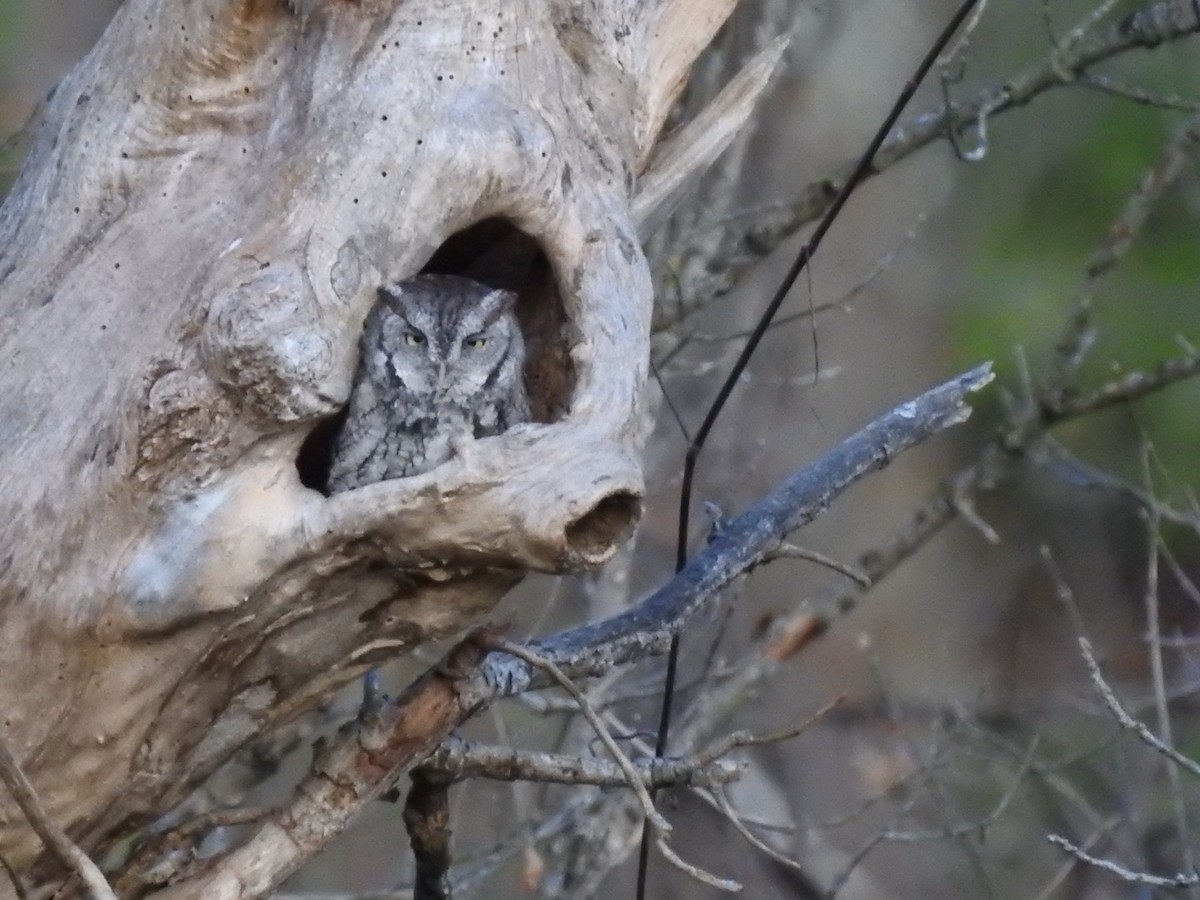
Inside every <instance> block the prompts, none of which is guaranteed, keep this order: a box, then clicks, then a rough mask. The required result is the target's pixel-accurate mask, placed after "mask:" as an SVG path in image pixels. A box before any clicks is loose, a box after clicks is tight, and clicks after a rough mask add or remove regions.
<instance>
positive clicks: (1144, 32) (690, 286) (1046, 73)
mask: <svg viewBox="0 0 1200 900" xmlns="http://www.w3.org/2000/svg"><path fill="white" fill-rule="evenodd" d="M1197 33H1200V9H1197V7H1196V5H1195V3H1193V2H1192V0H1160V2H1156V3H1150V4H1147V5H1146V6H1143V7H1141V8H1140V9H1138V10H1135V11H1134V12H1132V13H1130V14H1129V15H1128V16H1126V17H1125V18H1123V19H1122V20H1121V21H1120V22H1118V23H1115V24H1113V25H1112V26H1110V27H1109V28H1107V29H1105V30H1104V31H1102V32H1101V33H1100V34H1099V35H1097V36H1096V37H1093V38H1091V39H1090V40H1087V39H1082V40H1076V41H1073V42H1072V44H1071V45H1070V46H1069V47H1066V48H1063V49H1062V50H1061V51H1060V52H1058V53H1056V54H1053V55H1051V56H1050V57H1048V58H1046V59H1043V60H1040V61H1038V62H1037V63H1035V64H1034V65H1032V66H1031V67H1030V68H1029V69H1027V70H1025V71H1024V72H1021V73H1019V74H1017V75H1015V76H1013V77H1011V78H1008V79H1005V81H1004V82H1003V83H1001V84H999V85H993V86H992V87H989V88H985V89H984V90H981V91H979V92H978V93H977V94H976V95H975V96H974V98H972V99H971V100H970V101H969V102H967V103H965V104H961V105H959V106H955V107H953V108H949V109H947V108H945V107H943V108H942V109H939V110H936V111H933V112H926V113H921V114H918V115H915V116H913V117H912V118H910V119H909V120H908V122H907V123H906V124H904V125H902V126H900V127H898V128H896V129H895V130H894V131H893V133H892V135H891V137H889V138H888V140H887V141H886V142H885V143H884V144H883V146H882V147H881V148H880V150H879V153H878V154H877V156H876V159H875V164H874V166H873V168H872V171H871V174H872V175H877V174H879V173H881V172H884V171H886V170H887V169H889V168H891V167H892V166H893V165H895V164H896V163H898V162H900V161H901V160H903V159H906V158H907V157H909V156H911V155H912V154H913V153H915V152H916V151H917V150H920V149H921V148H923V147H925V146H926V145H927V144H930V143H932V142H933V141H935V140H937V139H938V138H940V137H942V136H943V135H945V134H955V135H961V134H966V133H968V132H970V131H972V130H976V131H977V132H979V136H980V140H981V141H986V127H987V124H988V122H989V121H990V119H992V118H994V117H995V116H997V115H1000V114H1002V113H1004V112H1007V111H1009V110H1012V109H1016V108H1018V107H1021V106H1024V105H1025V104H1027V103H1029V102H1030V101H1032V100H1034V99H1035V98H1036V97H1038V96H1039V95H1040V94H1042V93H1044V92H1046V91H1047V90H1050V89H1052V88H1058V87H1064V86H1069V85H1072V84H1074V83H1075V82H1076V81H1077V80H1078V79H1079V78H1081V77H1082V76H1083V75H1085V74H1087V73H1089V72H1090V71H1091V69H1092V68H1093V67H1094V66H1096V65H1098V64H1099V63H1102V62H1105V61H1107V60H1109V59H1112V58H1113V57H1115V56H1119V55H1121V54H1123V53H1128V52H1130V51H1132V50H1137V49H1152V48H1155V47H1158V46H1160V45H1162V44H1166V43H1171V42H1175V41H1179V40H1183V39H1186V38H1189V37H1192V36H1193V35H1195V34H1197ZM849 171H850V170H849V167H845V168H843V169H842V170H841V171H840V172H839V173H837V174H835V175H831V176H828V177H826V178H823V179H821V180H819V181H816V182H814V183H812V184H810V185H809V186H808V187H806V188H805V189H804V190H803V191H802V192H801V195H800V197H799V199H798V200H796V201H795V202H794V203H791V204H788V205H786V206H782V207H780V208H779V209H778V210H776V211H775V212H767V213H764V214H763V215H761V216H760V217H758V219H757V220H756V221H755V222H754V223H753V224H752V225H751V226H750V227H749V228H746V229H744V230H740V231H739V230H735V229H732V228H729V227H728V226H727V225H724V224H723V225H721V226H719V228H720V230H721V231H723V232H724V234H723V235H722V237H721V240H720V242H719V243H720V247H719V249H718V250H717V251H716V252H715V253H714V252H711V251H710V250H709V249H708V247H709V245H710V244H711V238H710V237H704V236H699V237H697V239H696V244H697V246H703V247H705V248H706V250H705V252H704V253H703V254H702V259H703V264H702V265H697V266H694V267H688V270H687V272H686V274H681V273H676V274H675V275H674V276H673V277H672V278H664V277H662V275H661V273H660V274H659V275H656V280H657V281H658V282H659V290H658V303H657V305H656V310H657V312H656V315H657V316H658V320H657V321H656V328H658V329H662V328H669V327H672V326H673V325H675V324H678V323H679V322H681V321H682V320H683V319H684V318H685V317H686V316H688V315H690V314H691V313H692V312H693V311H694V310H696V309H700V308H702V307H704V306H706V305H707V304H708V303H709V302H711V301H712V300H714V299H716V298H718V297H720V296H723V295H724V294H726V293H727V292H728V291H729V290H730V289H731V288H732V287H733V285H734V284H735V283H736V282H737V280H738V278H740V277H741V275H742V273H744V272H745V271H746V270H747V269H749V268H750V267H752V266H753V265H755V264H757V263H758V262H759V261H761V260H762V259H764V258H765V257H766V256H767V255H768V254H770V253H771V252H772V251H773V250H774V249H775V248H776V247H778V246H779V245H780V244H781V243H783V241H785V240H786V239H787V238H789V237H791V236H792V235H793V234H795V233H796V232H797V231H799V230H800V229H801V228H802V227H804V226H805V225H806V224H808V223H809V222H812V221H813V220H814V219H816V218H817V217H818V216H820V215H821V213H822V212H824V211H825V209H826V208H827V207H828V206H829V204H830V203H831V202H832V201H833V198H834V197H835V196H837V193H838V191H839V190H840V189H841V187H842V185H843V184H844V183H845V180H846V178H847V177H848V175H849ZM714 227H717V226H714ZM678 255H679V257H681V258H684V259H686V258H688V256H689V254H688V252H687V251H680V252H679V254H678ZM666 310H669V312H670V316H669V321H667V320H664V319H663V311H666Z"/></svg>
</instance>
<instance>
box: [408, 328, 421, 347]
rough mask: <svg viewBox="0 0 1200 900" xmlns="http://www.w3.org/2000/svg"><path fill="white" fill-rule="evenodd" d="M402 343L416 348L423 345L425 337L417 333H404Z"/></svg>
mask: <svg viewBox="0 0 1200 900" xmlns="http://www.w3.org/2000/svg"><path fill="white" fill-rule="evenodd" d="M404 343H406V344H408V345H409V346H410V347H416V346H418V345H420V344H423V343H425V335H423V334H421V332H419V331H406V332H404Z"/></svg>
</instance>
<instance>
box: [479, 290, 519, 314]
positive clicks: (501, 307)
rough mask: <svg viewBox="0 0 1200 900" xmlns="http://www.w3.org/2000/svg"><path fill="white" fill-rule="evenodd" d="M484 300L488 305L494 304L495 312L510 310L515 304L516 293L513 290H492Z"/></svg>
mask: <svg viewBox="0 0 1200 900" xmlns="http://www.w3.org/2000/svg"><path fill="white" fill-rule="evenodd" d="M484 301H485V302H486V303H487V304H488V305H489V306H493V305H494V306H495V309H496V312H497V313H508V312H512V311H513V309H514V308H515V307H516V305H517V295H516V294H515V293H514V292H513V291H504V290H494V291H492V292H491V293H490V294H488V295H487V297H485V298H484Z"/></svg>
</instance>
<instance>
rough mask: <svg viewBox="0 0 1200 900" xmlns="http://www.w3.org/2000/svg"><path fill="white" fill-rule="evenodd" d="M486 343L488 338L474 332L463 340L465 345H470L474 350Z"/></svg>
mask: <svg viewBox="0 0 1200 900" xmlns="http://www.w3.org/2000/svg"><path fill="white" fill-rule="evenodd" d="M486 343H487V338H485V337H483V336H482V335H478V334H473V335H471V336H470V337H469V338H466V339H465V340H464V341H463V346H464V347H470V348H471V349H472V350H478V349H479V348H480V347H482V346H483V345H484V344H486Z"/></svg>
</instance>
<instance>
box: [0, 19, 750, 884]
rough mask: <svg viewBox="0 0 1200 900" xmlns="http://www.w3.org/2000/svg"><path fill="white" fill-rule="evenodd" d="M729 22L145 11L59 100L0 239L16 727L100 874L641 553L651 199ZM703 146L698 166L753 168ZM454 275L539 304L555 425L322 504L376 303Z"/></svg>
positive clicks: (62, 819) (10, 712) (13, 815)
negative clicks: (568, 575)
mask: <svg viewBox="0 0 1200 900" xmlns="http://www.w3.org/2000/svg"><path fill="white" fill-rule="evenodd" d="M732 5H733V2H732V0H727V2H716V3H707V4H706V6H705V10H706V12H705V15H704V16H703V17H700V18H698V19H697V20H696V21H695V22H692V23H691V24H689V21H690V20H689V18H688V17H687V16H683V15H681V14H680V10H681V9H683V8H684V7H686V2H685V0H660V2H648V3H624V2H616V0H609V2H596V3H585V4H579V3H574V2H571V3H568V2H566V0H518V2H514V0H481V2H461V3H447V2H445V0H404V2H398V0H359V2H345V0H342V2H334V0H325V2H320V0H307V2H303V3H294V4H292V5H291V6H289V5H288V4H286V3H284V2H282V0H196V2H193V3H188V4H168V3H161V2H158V0H129V2H127V3H126V4H125V5H124V6H123V7H122V8H121V9H120V10H119V11H118V13H117V15H116V16H115V18H114V19H113V22H112V24H111V25H110V26H109V28H108V30H107V31H106V32H105V34H104V36H103V38H102V39H101V41H100V43H99V44H98V45H97V46H96V48H95V49H94V50H93V51H92V52H91V53H90V54H89V56H88V57H87V58H86V59H85V60H84V61H83V62H82V63H80V65H79V66H78V67H77V68H76V69H75V70H74V71H73V72H72V73H71V74H70V75H69V76H68V77H67V78H66V79H65V80H64V81H63V83H62V84H61V85H59V87H58V88H57V89H56V91H55V93H54V95H53V97H52V98H51V100H50V101H49V103H48V104H47V109H46V111H45V113H44V120H43V122H42V124H41V126H40V129H39V131H38V132H37V137H36V140H35V145H34V147H33V150H32V153H31V156H30V159H29V161H28V163H27V165H26V167H25V170H24V171H23V172H22V173H21V176H20V177H19V179H18V182H17V184H16V185H15V187H14V188H13V191H12V193H11V195H10V196H9V198H8V199H7V201H6V203H5V207H4V215H3V216H2V217H0V359H3V361H4V362H5V366H4V369H3V371H0V604H2V605H0V646H2V648H3V649H2V650H0V658H2V664H3V668H2V671H3V672H4V677H3V679H2V681H0V703H3V706H4V709H5V711H6V716H5V720H4V722H3V732H2V735H3V737H4V739H5V741H6V742H7V744H8V746H10V747H11V748H12V749H13V752H14V754H15V755H16V756H17V757H18V758H19V759H20V760H21V762H22V766H23V767H24V770H25V771H26V773H27V774H28V775H29V777H30V778H31V780H32V781H33V782H34V784H35V785H36V786H37V788H38V791H39V795H40V797H41V799H42V802H43V805H44V807H45V809H46V811H47V814H48V815H49V816H50V817H51V818H52V819H53V820H54V821H55V822H57V823H58V824H60V825H62V826H64V827H68V828H71V829H72V830H73V833H77V834H80V835H84V846H85V849H93V850H95V849H96V848H99V847H103V846H104V845H105V844H106V842H107V841H109V840H111V838H112V837H113V836H114V835H116V834H117V833H119V831H120V830H121V828H122V827H125V826H127V825H129V824H131V823H136V822H138V821H144V820H145V819H146V818H147V817H149V816H153V815H156V814H158V813H161V812H162V811H163V810H164V809H166V808H167V807H169V806H170V805H171V804H173V803H174V802H176V801H178V800H179V799H180V798H182V797H183V796H185V795H186V793H187V792H188V791H189V790H190V789H191V788H193V787H194V786H195V785H196V784H198V783H199V781H200V780H202V779H203V778H204V777H205V776H207V775H208V774H210V773H211V772H212V771H213V770H214V769H215V767H217V766H218V765H220V764H221V763H222V762H223V761H224V760H226V759H228V758H229V756H230V754H231V753H232V752H233V751H234V750H236V749H237V747H239V746H241V745H243V744H244V743H245V742H246V741H247V740H249V739H250V738H251V737H253V736H254V735H255V734H257V733H260V732H261V731H262V730H263V729H264V728H268V727H270V726H272V725H275V724H278V723H280V722H282V721H285V720H286V719H288V718H290V717H292V716H294V715H296V714H298V713H299V712H301V711H303V710H304V709H305V708H309V707H311V706H312V705H313V704H314V703H316V702H317V701H319V700H320V699H321V698H322V697H324V696H327V695H328V694H329V693H330V692H331V691H332V690H334V689H335V688H336V687H337V686H338V685H340V684H342V683H344V682H345V681H346V680H347V679H349V678H352V677H354V676H355V675H356V674H357V673H358V672H360V671H362V669H363V668H365V667H367V666H369V665H371V664H372V663H373V662H376V661H378V660H379V659H381V658H385V657H387V656H390V655H395V654H396V653H399V652H402V651H403V650H404V649H405V648H406V647H410V646H413V645H415V644H418V643H420V642H422V641H425V640H428V639H430V638H432V637H435V636H438V635H442V634H445V633H447V632H449V631H452V630H455V629H457V628H460V627H462V626H463V625H464V624H465V623H466V622H468V621H469V620H470V619H472V618H473V617H476V616H478V615H480V614H481V613H483V612H485V611H486V610H488V609H489V608H490V607H491V606H492V605H493V604H494V603H495V602H496V601H497V600H498V599H499V597H500V596H501V595H502V593H503V592H504V591H505V590H507V589H508V588H509V587H511V585H512V584H513V583H514V582H515V580H516V579H517V578H519V575H520V573H521V572H522V571H524V570H527V569H530V568H536V569H544V570H551V571H564V570H570V569H577V568H582V567H587V566H592V565H596V564H598V563H600V562H602V561H604V560H605V559H606V558H607V557H608V556H609V555H610V554H611V553H612V552H613V550H614V549H615V547H616V546H617V545H618V544H619V543H620V542H621V541H622V540H624V539H625V537H626V536H627V535H628V534H629V532H630V530H631V529H632V527H633V525H634V523H635V521H636V519H637V516H638V514H639V512H640V497H641V491H642V482H641V471H640V465H639V459H638V456H639V451H640V443H641V439H642V432H643V430H644V429H643V422H642V416H641V410H640V404H641V395H642V387H643V383H644V380H645V376H646V367H647V359H648V328H649V322H650V313H651V300H652V298H651V288H650V279H649V276H648V274H647V268H646V264H645V260H644V258H643V256H642V251H641V248H640V245H639V240H638V224H639V222H638V221H635V215H634V214H633V213H631V202H632V200H631V196H632V194H633V191H634V187H635V184H636V182H637V179H638V176H639V175H640V174H641V170H642V167H643V164H644V163H643V161H644V160H648V159H652V158H653V157H654V154H653V153H652V151H653V150H654V146H655V144H656V142H657V140H658V138H659V135H658V134H657V131H658V128H659V123H661V121H662V120H663V117H664V115H665V112H664V110H665V109H666V108H667V107H669V104H670V102H671V100H672V98H673V97H674V94H675V92H677V90H678V88H679V86H680V85H681V84H682V80H681V73H683V72H686V71H687V68H688V66H689V65H690V63H691V60H692V57H694V55H695V54H696V53H698V52H699V50H700V49H701V48H702V47H703V45H704V43H705V42H707V40H708V38H709V37H710V35H711V33H712V31H713V30H714V29H715V27H716V26H717V25H718V24H719V22H720V20H722V19H723V18H724V16H726V15H728V12H729V10H730V8H731V7H732ZM664 23H671V29H670V31H669V32H664V30H663V27H664ZM690 27H691V28H695V29H696V31H695V33H688V29H689V28H690ZM656 79H664V80H662V81H658V80H656ZM764 85H765V75H764V76H757V77H756V80H754V81H753V85H752V88H753V89H751V90H749V91H745V92H744V93H745V94H746V96H745V97H744V98H742V99H741V100H740V101H738V102H737V104H735V106H736V108H731V109H730V110H729V111H726V112H723V113H722V116H723V117H724V118H725V119H726V120H727V121H728V120H730V119H729V117H731V116H732V117H733V119H737V120H744V117H745V115H746V112H747V110H748V109H749V106H750V105H751V104H752V103H753V101H754V100H755V99H756V98H757V96H758V94H759V93H760V92H761V90H762V87H763V86H764ZM726 102H728V101H726ZM689 139H691V140H695V141H697V146H698V147H700V148H701V149H700V150H698V151H693V152H691V153H688V152H684V149H681V148H676V150H674V151H673V153H672V155H671V158H672V159H675V160H685V161H686V162H685V163H678V162H676V163H672V165H687V166H702V165H706V164H707V163H708V162H711V160H712V158H713V157H714V156H715V155H716V154H717V153H718V152H719V150H720V147H721V146H723V142H722V141H707V142H705V141H704V140H703V136H701V135H696V136H695V137H694V138H689ZM685 174H686V173H678V172H677V173H673V174H670V175H669V178H668V182H669V183H672V184H673V183H676V181H678V180H680V179H681V178H683V176H684V175H685ZM660 177H661V173H660ZM642 205H643V207H645V206H648V204H646V203H645V202H643V204H642ZM652 212H653V210H652V209H648V208H639V211H638V213H637V216H636V219H639V220H640V219H641V218H642V217H644V216H646V215H649V214H650V213H652ZM481 223H485V224H486V223H490V225H488V226H487V227H484V224H481ZM512 247H517V248H523V249H524V250H525V251H528V252H525V253H523V254H521V253H516V252H515V251H513V252H509V251H508V250H507V249H506V248H512ZM441 248H445V249H446V251H447V252H439V251H440V249H441ZM450 248H453V251H454V252H453V253H450V252H448V251H449V249H450ZM501 251H502V252H501ZM427 264H429V265H439V266H442V267H443V268H444V267H447V266H450V267H452V268H454V269H455V270H457V271H460V272H463V273H468V272H469V273H470V274H471V275H472V277H475V278H477V279H478V280H482V281H488V280H489V279H491V280H495V281H500V280H505V279H507V280H511V281H514V283H516V284H518V285H520V286H521V287H522V288H523V290H522V299H521V304H522V307H521V308H520V309H519V310H518V312H519V315H520V316H521V320H522V323H523V325H524V326H525V327H526V330H527V331H528V332H529V334H528V335H527V339H528V345H529V347H530V355H531V358H532V361H531V364H530V370H529V381H530V392H531V394H532V395H533V400H534V409H535V411H537V410H541V411H542V413H541V414H540V415H539V416H538V418H539V421H537V422H534V423H531V424H528V425H523V426H518V427H517V428H515V429H513V430H512V431H510V432H508V433H506V434H504V435H501V436H499V437H496V438H488V439H485V440H481V441H478V442H476V443H474V444H472V445H470V446H468V447H467V448H465V449H464V451H463V452H462V453H460V454H459V455H458V456H457V457H456V458H454V459H453V460H451V461H450V462H449V463H447V464H445V465H443V466H441V467H439V468H438V469H436V470H434V471H432V472H429V473H427V474H425V475H422V476H419V477H416V478H412V479H401V480H397V481H389V482H382V483H379V484H376V485H372V486H370V487H367V488H364V489H361V490H358V491H351V492H348V493H345V494H340V495H337V496H335V497H332V498H329V497H325V496H324V495H323V494H322V493H321V492H320V491H319V490H315V489H314V487H313V479H312V476H311V474H310V476H309V477H308V478H305V477H302V474H301V468H303V466H299V467H298V462H297V460H298V457H299V456H300V454H301V451H302V448H306V453H308V452H309V451H311V458H312V459H316V460H318V463H317V464H316V466H317V468H318V469H319V465H320V464H319V459H320V452H319V450H320V448H319V446H318V445H319V444H320V440H319V437H320V435H322V434H325V433H327V432H328V431H329V429H330V427H331V425H332V423H334V422H335V417H336V416H337V415H338V413H339V412H340V410H341V409H342V408H343V407H344V405H345V402H346V399H347V396H348V392H349V388H350V380H351V376H352V373H353V371H354V367H355V364H356V355H357V339H358V334H359V331H360V330H361V326H362V322H363V319H364V317H365V316H366V313H367V311H368V310H369V309H370V307H371V305H372V304H373V303H374V302H375V296H376V289H377V287H378V286H379V285H380V284H382V283H384V282H386V281H389V280H394V279H399V278H404V277H407V276H410V275H412V274H415V273H416V272H418V271H420V270H422V268H423V267H425V266H426V265H427ZM526 288H527V289H526ZM314 447H315V450H314V449H313V448H314ZM317 480H318V481H319V473H318V476H317ZM0 815H2V816H3V825H2V827H0V851H3V853H4V854H5V855H6V856H7V857H8V858H9V859H10V860H13V861H14V862H16V863H18V864H19V865H22V866H24V865H27V864H28V862H29V861H30V860H31V859H32V857H33V856H34V855H35V854H36V853H37V852H38V850H39V847H38V844H37V841H36V838H35V837H34V836H33V834H32V832H31V830H30V829H29V828H28V826H27V824H26V823H25V822H24V821H23V820H22V819H21V817H20V815H19V813H18V812H17V811H16V809H15V807H14V806H12V804H11V803H9V801H8V799H7V798H5V799H4V800H3V801H0Z"/></svg>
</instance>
